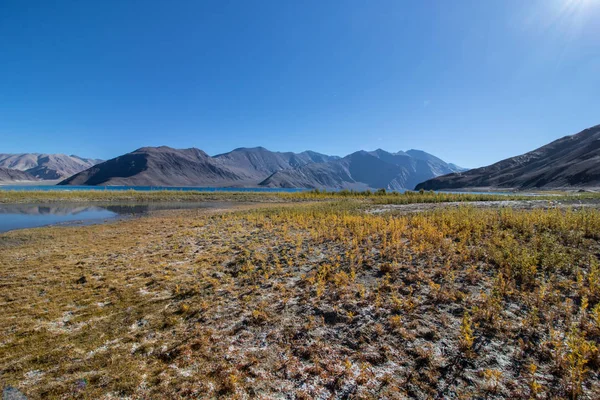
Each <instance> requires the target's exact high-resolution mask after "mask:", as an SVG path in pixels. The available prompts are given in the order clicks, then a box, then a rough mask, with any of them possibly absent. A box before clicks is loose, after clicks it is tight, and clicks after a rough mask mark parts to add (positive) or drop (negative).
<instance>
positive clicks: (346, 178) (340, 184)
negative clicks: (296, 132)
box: [61, 146, 462, 190]
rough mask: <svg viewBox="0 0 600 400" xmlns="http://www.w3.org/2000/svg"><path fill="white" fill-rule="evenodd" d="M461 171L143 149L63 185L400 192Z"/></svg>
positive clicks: (260, 152) (241, 152)
mask: <svg viewBox="0 0 600 400" xmlns="http://www.w3.org/2000/svg"><path fill="white" fill-rule="evenodd" d="M455 171H462V169H461V168H459V167H457V166H455V165H453V164H448V163H446V162H444V161H442V160H440V159H439V158H437V157H434V156H432V155H430V154H427V153H425V152H422V151H417V150H410V151H408V152H406V153H405V152H398V153H389V152H386V151H384V150H381V149H379V150H376V151H372V152H367V151H358V152H355V153H352V154H350V155H348V156H346V157H344V158H339V157H336V156H328V155H324V154H320V153H316V152H312V151H305V152H302V153H291V152H286V153H282V152H272V151H269V150H267V149H265V148H263V147H255V148H239V149H235V150H233V151H231V152H229V153H224V154H219V155H216V156H214V157H211V156H209V155H208V154H206V153H205V152H203V151H202V150H199V149H185V150H178V149H173V148H170V147H165V146H163V147H144V148H141V149H138V150H136V151H134V152H132V153H128V154H125V155H123V156H120V157H117V158H114V159H112V160H109V161H106V162H104V163H101V164H98V165H96V166H94V167H92V168H89V169H88V170H86V171H83V172H80V173H79V174H76V175H75V176H72V177H70V178H68V179H66V180H65V181H63V182H61V184H62V185H136V186H216V187H223V186H229V187H260V186H262V187H288V188H324V189H357V190H364V189H379V188H386V189H392V190H401V189H407V188H412V187H414V185H416V184H417V183H419V182H421V181H423V180H426V179H429V178H431V177H434V176H437V175H440V174H446V173H450V172H455Z"/></svg>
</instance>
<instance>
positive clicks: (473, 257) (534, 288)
mask: <svg viewBox="0 0 600 400" xmlns="http://www.w3.org/2000/svg"><path fill="white" fill-rule="evenodd" d="M528 204H529V205H532V206H531V207H529V206H524V207H520V206H518V205H517V204H490V203H486V204H485V208H478V206H480V205H478V204H473V205H475V206H476V207H473V206H469V205H467V206H463V205H453V204H449V205H448V204H447V205H445V206H444V208H442V209H437V208H438V207H440V206H439V205H437V204H432V205H426V206H424V205H419V206H414V205H411V206H403V207H408V208H401V210H402V211H400V212H398V210H397V208H398V206H394V207H391V206H366V205H365V204H364V203H360V204H359V203H357V202H355V201H341V202H335V203H332V202H321V203H319V204H314V203H305V204H293V203H292V204H285V205H277V204H270V205H269V204H262V205H260V207H259V206H246V207H245V208H244V209H237V210H185V211H168V212H160V213H156V214H153V215H151V216H148V217H143V218H139V219H133V220H126V221H119V222H115V223H111V224H107V225H97V226H85V227H50V228H39V229H31V230H23V231H15V232H10V233H7V234H3V235H0V304H1V306H2V308H1V310H2V313H1V315H0V387H2V388H5V389H6V388H9V387H10V388H12V389H11V390H18V391H20V392H21V393H23V394H25V395H27V396H28V397H29V398H34V399H35V398H69V399H70V398H90V399H96V398H105V399H111V398H112V399H115V398H132V399H138V398H144V399H145V398H157V399H162V398H221V397H225V398H253V397H256V398H292V399H293V398H321V399H328V398H340V399H341V398H389V399H395V398H418V399H426V398H489V399H494V398H498V399H499V398H589V399H592V398H599V397H600V376H599V372H598V368H599V365H600V359H599V353H598V345H599V341H600V267H599V266H598V259H599V257H600V242H599V241H600V212H599V211H598V210H596V209H594V207H577V209H573V208H572V207H570V206H569V207H566V206H565V207H562V206H561V207H548V202H547V201H546V202H544V204H545V205H544V204H542V203H539V205H535V206H533V204H537V203H531V202H530V203H528ZM503 205H508V206H510V207H504V208H500V206H503ZM481 206H483V205H481ZM513 206H517V207H513ZM430 207H431V208H430ZM390 208H393V209H394V210H390ZM523 208H527V209H523ZM529 208H532V209H529ZM382 209H385V210H386V211H392V212H381V211H382ZM374 210H376V211H378V212H377V213H376V214H374V213H373V211H374ZM407 210H408V211H410V212H408V213H407V214H405V215H403V213H405V212H406V211H407ZM413 211H417V212H413Z"/></svg>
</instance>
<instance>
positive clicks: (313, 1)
mask: <svg viewBox="0 0 600 400" xmlns="http://www.w3.org/2000/svg"><path fill="white" fill-rule="evenodd" d="M599 20H600V0H528V1H524V0H485V1H481V0H472V1H460V0H456V1H442V0H419V1H402V0H390V1H377V0H375V1H367V0H364V1H358V0H340V1H330V0H302V1H296V0H273V1H262V0H257V1H252V0H236V1H227V0H215V1H201V0H190V1H184V0H177V1H166V0H161V1H153V0H140V1H129V0H89V1H79V0H77V1H67V0H59V1H47V0H38V1H35V0H30V1H22V0H2V1H1V2H0V138H1V141H0V152H61V153H68V154H73V153H74V154H78V155H82V156H88V157H101V158H111V157H114V156H117V155H119V154H122V153H126V152H128V151H132V150H134V149H136V148H138V147H141V146H147V145H163V144H164V145H169V146H173V147H178V148H182V147H199V148H201V149H203V150H205V151H206V152H208V153H209V154H216V153H219V152H224V151H228V150H231V149H233V148H235V147H241V146H246V147H250V146H259V145H262V146H264V147H267V148H269V149H271V150H281V151H301V150H305V149H312V150H315V151H320V152H324V153H328V154H337V155H345V154H348V153H350V152H352V151H355V150H359V149H366V150H371V149H376V148H378V147H381V148H383V149H386V150H389V151H397V150H401V149H402V150H405V149H409V148H418V149H423V150H425V151H428V152H431V153H433V154H435V155H437V156H440V157H442V158H443V159H445V160H447V161H451V162H456V163H458V164H461V165H464V166H467V167H475V166H479V165H485V164H489V163H491V162H494V161H497V160H499V159H502V158H505V157H508V156H513V155H517V154H520V153H523V152H526V151H528V150H532V149H533V148H535V147H538V146H540V145H543V144H545V143H547V142H549V141H551V140H553V139H556V138H559V137H561V136H564V135H567V134H572V133H576V132H578V131H580V130H582V129H584V128H587V127H589V126H592V125H596V124H599V123H600V23H598V21H599Z"/></svg>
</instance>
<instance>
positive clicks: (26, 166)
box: [0, 153, 102, 180]
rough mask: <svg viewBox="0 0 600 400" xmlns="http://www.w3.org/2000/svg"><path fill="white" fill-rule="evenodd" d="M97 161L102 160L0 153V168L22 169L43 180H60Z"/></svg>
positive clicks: (59, 155) (53, 155) (56, 155)
mask: <svg viewBox="0 0 600 400" xmlns="http://www.w3.org/2000/svg"><path fill="white" fill-rule="evenodd" d="M99 162H102V160H96V159H91V158H82V157H78V156H74V155H71V156H68V155H65V154H39V153H23V154H0V168H5V169H11V170H17V171H23V172H26V173H27V174H29V175H30V176H31V177H33V178H36V179H43V180H62V179H65V178H68V177H70V176H72V175H74V174H76V173H78V172H81V171H84V170H86V169H88V168H90V167H91V166H93V165H95V164H98V163H99ZM13 174H14V173H13ZM36 179H29V180H36ZM19 180H24V179H19Z"/></svg>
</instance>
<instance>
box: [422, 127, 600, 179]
mask: <svg viewBox="0 0 600 400" xmlns="http://www.w3.org/2000/svg"><path fill="white" fill-rule="evenodd" d="M599 187H600V125H596V126H594V127H591V128H588V129H585V130H583V131H581V132H579V133H577V134H575V135H571V136H565V137H563V138H561V139H558V140H555V141H554V142H552V143H549V144H547V145H545V146H542V147H540V148H538V149H536V150H533V151H531V152H529V153H525V154H523V155H520V156H517V157H512V158H508V159H506V160H502V161H499V162H497V163H495V164H492V165H489V166H487V167H482V168H476V169H472V170H469V171H467V172H462V173H453V174H450V175H445V176H440V177H436V178H434V179H431V180H427V181H426V182H422V183H421V184H419V185H417V186H416V189H426V190H429V189H432V190H442V189H463V188H504V189H562V188H599Z"/></svg>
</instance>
